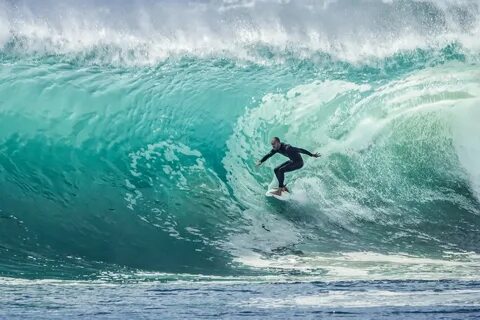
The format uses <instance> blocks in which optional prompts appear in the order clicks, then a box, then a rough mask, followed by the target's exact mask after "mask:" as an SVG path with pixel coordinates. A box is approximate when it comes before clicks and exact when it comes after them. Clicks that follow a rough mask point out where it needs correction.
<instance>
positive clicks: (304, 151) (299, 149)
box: [295, 148, 313, 157]
mask: <svg viewBox="0 0 480 320" xmlns="http://www.w3.org/2000/svg"><path fill="white" fill-rule="evenodd" d="M295 150H297V151H298V152H300V153H303V154H306V155H309V156H310V157H313V153H311V152H310V151H308V150H305V149H302V148H295Z"/></svg>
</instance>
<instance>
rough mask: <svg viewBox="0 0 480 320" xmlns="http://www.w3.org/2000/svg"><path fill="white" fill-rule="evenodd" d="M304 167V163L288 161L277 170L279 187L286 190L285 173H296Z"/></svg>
mask: <svg viewBox="0 0 480 320" xmlns="http://www.w3.org/2000/svg"><path fill="white" fill-rule="evenodd" d="M301 167H303V162H293V161H287V162H284V163H282V164H281V165H280V166H278V167H276V168H275V175H276V176H277V179H278V187H279V188H283V189H285V191H287V190H286V188H285V185H284V184H283V183H284V180H285V172H290V171H295V170H298V169H300V168H301Z"/></svg>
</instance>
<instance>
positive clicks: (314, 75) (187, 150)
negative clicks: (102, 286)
mask: <svg viewBox="0 0 480 320" xmlns="http://www.w3.org/2000/svg"><path fill="white" fill-rule="evenodd" d="M479 10H480V4H479V3H477V2H471V1H465V2H462V1H439V2H437V1H435V2H417V1H384V2H371V1H341V2H335V1H324V2H318V1H303V2H302V1H295V2H293V1H292V2H290V1H212V2H204V1H198V2H189V3H186V2H181V3H179V2H176V1H163V2H160V3H158V2H154V1H148V0H144V1H136V2H130V1H116V2H115V3H111V2H109V1H92V0H90V1H84V2H82V4H81V5H80V4H79V3H78V2H76V1H64V2H62V4H58V3H57V2H53V1H42V2H41V3H39V2H37V1H19V2H11V1H0V48H1V49H0V63H1V68H0V142H1V143H0V218H1V219H0V228H1V230H0V275H3V276H15V277H38V278H44V277H45V278H46V277H65V278H76V277H83V276H91V275H98V274H104V273H105V272H110V271H112V272H120V273H122V272H124V273H125V272H131V271H132V270H144V271H153V272H161V273H164V272H167V273H175V274H181V273H192V274H215V275H229V274H239V273H242V274H243V273H244V274H247V275H248V274H252V273H254V274H257V273H258V272H260V273H265V272H268V273H270V272H276V271H277V270H280V273H284V272H285V270H286V271H287V272H294V273H295V274H297V273H298V272H300V273H303V272H305V273H312V272H314V274H316V275H319V276H322V277H329V276H330V277H332V278H334V279H335V278H342V277H347V278H348V275H351V276H354V277H357V276H359V277H362V276H371V277H376V278H378V277H387V278H389V277H396V276H398V275H406V276H407V277H410V278H424V277H427V278H436V277H437V278H445V277H470V278H471V277H475V276H476V275H478V268H477V267H476V266H478V261H479V260H478V259H479V258H478V255H477V254H476V253H478V251H479V250H480V248H479V245H478V244H479V243H480V241H479V240H480V239H479V237H478V234H479V231H480V220H479V215H480V165H479V162H478V160H477V159H478V158H479V157H480V134H479V132H478V128H477V123H478V120H479V119H480V109H479V105H480V77H479V75H480V64H479V57H480V56H479V53H480V41H479V40H478V32H479V31H480V21H479V18H478V17H479ZM274 135H278V136H280V137H282V138H283V139H284V140H286V141H288V142H289V143H291V144H294V145H298V146H302V147H304V148H307V149H311V150H314V151H319V152H320V153H321V154H322V155H323V156H322V157H321V158H320V159H307V160H306V165H305V167H304V168H303V169H302V170H299V171H296V172H293V173H290V174H288V175H287V182H288V183H289V186H290V187H291V189H292V190H293V199H292V201H290V202H287V203H278V202H272V201H268V200H267V199H265V197H264V192H265V190H266V188H267V186H268V185H269V184H272V183H274V179H273V173H272V169H273V167H274V166H275V165H276V164H278V163H280V162H281V161H284V160H283V159H280V157H278V156H277V157H275V158H272V159H271V160H269V162H268V163H266V164H265V166H264V167H262V168H259V169H258V168H255V166H254V163H255V161H256V160H257V159H259V158H260V157H261V156H262V155H263V154H265V153H266V152H267V151H268V149H269V148H268V142H269V138H270V137H271V136H274ZM266 229H268V230H269V231H267V230H266ZM379 266H380V267H379ZM452 266H455V270H456V271H452ZM346 270H347V271H346ZM345 274H347V275H345Z"/></svg>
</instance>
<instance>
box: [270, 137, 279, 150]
mask: <svg viewBox="0 0 480 320" xmlns="http://www.w3.org/2000/svg"><path fill="white" fill-rule="evenodd" d="M271 144H272V148H273V150H278V149H280V146H281V143H280V138H279V137H273V138H272V141H271Z"/></svg>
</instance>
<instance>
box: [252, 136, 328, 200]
mask: <svg viewBox="0 0 480 320" xmlns="http://www.w3.org/2000/svg"><path fill="white" fill-rule="evenodd" d="M271 144H272V150H271V151H270V152H269V153H267V154H266V155H265V156H264V157H263V158H262V159H261V160H260V161H258V162H257V167H258V166H260V165H261V164H262V163H264V162H265V161H266V160H267V159H268V158H270V157H271V156H273V155H274V154H276V153H280V154H281V155H284V156H285V157H288V158H289V159H290V160H288V161H285V162H284V163H282V164H281V165H279V166H278V167H276V168H275V169H274V170H273V171H274V172H275V176H276V177H277V180H278V189H277V190H275V191H274V192H272V194H276V195H281V194H282V192H289V191H288V189H287V187H286V186H285V184H284V183H283V182H284V180H285V172H290V171H294V170H298V169H300V168H301V167H303V159H302V156H301V155H300V154H301V153H303V154H307V155H309V156H310V157H314V158H318V157H320V154H319V153H311V152H310V151H307V150H305V149H302V148H297V147H293V146H291V145H289V144H286V143H283V142H281V141H280V138H278V137H274V138H273V139H272V141H271Z"/></svg>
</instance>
